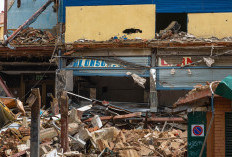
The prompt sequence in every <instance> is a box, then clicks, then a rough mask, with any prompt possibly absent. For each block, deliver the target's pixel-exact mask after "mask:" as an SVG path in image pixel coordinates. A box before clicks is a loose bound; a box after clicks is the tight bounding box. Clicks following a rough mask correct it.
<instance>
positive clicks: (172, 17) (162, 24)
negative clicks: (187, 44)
mask: <svg viewBox="0 0 232 157" xmlns="http://www.w3.org/2000/svg"><path fill="white" fill-rule="evenodd" d="M172 21H177V22H178V23H179V24H180V25H181V27H180V31H183V32H187V14H186V13H157V14H156V33H159V32H160V30H163V29H165V28H166V27H168V25H169V24H170V23H171V22H172Z"/></svg>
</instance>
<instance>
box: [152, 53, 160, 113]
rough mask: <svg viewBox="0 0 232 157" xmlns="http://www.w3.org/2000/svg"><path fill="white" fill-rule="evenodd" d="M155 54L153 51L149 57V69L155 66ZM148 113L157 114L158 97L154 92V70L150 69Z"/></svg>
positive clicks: (155, 91)
mask: <svg viewBox="0 0 232 157" xmlns="http://www.w3.org/2000/svg"><path fill="white" fill-rule="evenodd" d="M156 52H157V49H154V51H153V52H152V55H151V67H155V66H156ZM150 104H151V105H150V111H151V112H152V113H154V112H157V110H158V109H157V108H158V96H157V90H156V69H154V68H153V69H150Z"/></svg>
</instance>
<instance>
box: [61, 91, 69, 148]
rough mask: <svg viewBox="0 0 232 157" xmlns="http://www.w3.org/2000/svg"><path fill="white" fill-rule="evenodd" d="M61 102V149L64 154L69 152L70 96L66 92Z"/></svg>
mask: <svg viewBox="0 0 232 157" xmlns="http://www.w3.org/2000/svg"><path fill="white" fill-rule="evenodd" d="M60 102H61V109H60V110H61V148H63V151H64V152H67V151H69V142H68V96H67V93H66V92H65V91H64V92H63V93H62V95H61V98H60Z"/></svg>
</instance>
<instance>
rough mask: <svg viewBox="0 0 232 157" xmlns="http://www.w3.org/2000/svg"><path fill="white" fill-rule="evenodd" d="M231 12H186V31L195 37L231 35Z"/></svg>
mask: <svg viewBox="0 0 232 157" xmlns="http://www.w3.org/2000/svg"><path fill="white" fill-rule="evenodd" d="M231 26H232V13H199V14H198V13H197V14H188V33H191V34H193V35H195V36H196V37H205V38H208V37H212V36H214V37H218V38H223V37H230V36H232V29H231Z"/></svg>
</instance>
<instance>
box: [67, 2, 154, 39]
mask: <svg viewBox="0 0 232 157" xmlns="http://www.w3.org/2000/svg"><path fill="white" fill-rule="evenodd" d="M130 28H135V29H140V30H142V33H134V34H131V35H127V37H128V38H130V39H134V38H135V37H141V38H142V39H152V38H154V37H155V5H113V6H77V7H66V32H65V41H66V42H74V41H76V40H78V39H88V40H96V41H105V40H109V39H110V38H111V37H114V36H118V37H121V36H123V35H124V34H123V33H122V32H123V31H124V30H125V29H130Z"/></svg>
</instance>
